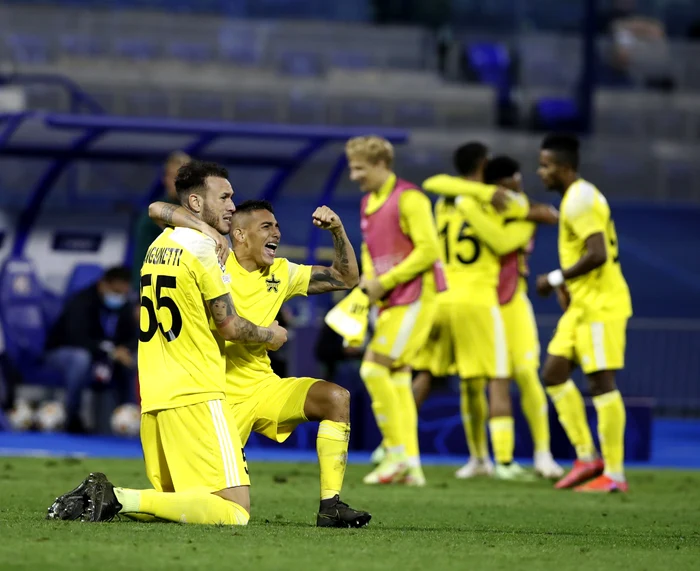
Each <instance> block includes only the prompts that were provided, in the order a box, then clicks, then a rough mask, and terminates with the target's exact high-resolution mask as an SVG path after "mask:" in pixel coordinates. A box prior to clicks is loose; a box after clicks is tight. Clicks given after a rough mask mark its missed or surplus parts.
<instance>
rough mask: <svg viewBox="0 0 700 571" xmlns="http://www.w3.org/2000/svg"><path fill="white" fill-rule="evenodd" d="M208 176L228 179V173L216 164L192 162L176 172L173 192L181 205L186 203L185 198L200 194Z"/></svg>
mask: <svg viewBox="0 0 700 571" xmlns="http://www.w3.org/2000/svg"><path fill="white" fill-rule="evenodd" d="M210 176H214V177H218V178H226V179H227V178H228V171H227V170H226V169H225V168H224V167H222V166H220V165H217V164H216V163H207V162H204V161H197V160H192V161H190V162H189V163H185V164H184V165H182V166H181V167H180V168H179V169H178V170H177V177H176V178H175V190H176V191H177V196H178V198H179V199H180V202H181V203H185V202H187V196H188V195H189V194H190V193H192V192H195V193H198V194H199V193H201V192H202V191H204V190H205V188H206V181H207V178H208V177H210Z"/></svg>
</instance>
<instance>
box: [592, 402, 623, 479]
mask: <svg viewBox="0 0 700 571" xmlns="http://www.w3.org/2000/svg"><path fill="white" fill-rule="evenodd" d="M593 404H594V406H595V409H596V412H597V413H598V438H599V439H600V451H601V453H602V455H603V460H604V461H605V474H606V475H607V476H609V477H610V478H612V479H613V480H624V477H625V476H624V461H625V422H626V420H627V415H626V412H625V404H624V402H622V395H621V394H620V391H612V392H609V393H605V394H604V395H598V396H597V397H593Z"/></svg>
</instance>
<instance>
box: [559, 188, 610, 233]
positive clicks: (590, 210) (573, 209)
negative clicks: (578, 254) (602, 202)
mask: <svg viewBox="0 0 700 571" xmlns="http://www.w3.org/2000/svg"><path fill="white" fill-rule="evenodd" d="M562 214H563V217H564V218H565V219H566V222H567V223H568V225H569V226H570V227H571V228H572V230H573V231H574V234H576V236H578V237H579V238H580V239H581V240H586V239H587V238H588V237H589V236H592V235H593V234H598V233H599V232H605V226H606V222H607V220H605V218H604V217H603V216H601V215H600V213H598V212H597V211H596V209H595V193H594V191H593V190H592V188H590V187H588V186H580V187H579V188H577V189H576V194H574V195H573V196H572V197H571V198H570V200H568V201H567V202H566V205H565V206H564V208H563V209H562Z"/></svg>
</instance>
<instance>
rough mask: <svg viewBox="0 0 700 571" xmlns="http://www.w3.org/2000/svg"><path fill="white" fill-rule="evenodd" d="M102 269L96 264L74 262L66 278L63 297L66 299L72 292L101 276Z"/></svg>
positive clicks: (92, 282)
mask: <svg viewBox="0 0 700 571" xmlns="http://www.w3.org/2000/svg"><path fill="white" fill-rule="evenodd" d="M103 273H104V270H103V269H102V266H98V265H97V264H76V266H75V267H74V268H73V273H72V274H71V276H70V278H69V279H68V284H67V285H66V291H65V294H64V298H65V299H68V298H69V297H70V296H72V295H73V294H74V293H76V292H78V291H80V290H81V289H84V288H86V287H88V286H89V285H92V284H94V283H95V282H96V281H97V280H99V279H100V278H101V277H102V274H103Z"/></svg>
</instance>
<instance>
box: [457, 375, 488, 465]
mask: <svg viewBox="0 0 700 571" xmlns="http://www.w3.org/2000/svg"><path fill="white" fill-rule="evenodd" d="M459 394H460V400H459V405H460V410H461V413H462V425H463V426H464V435H465V437H466V439H467V448H468V449H469V456H470V457H474V458H478V459H479V460H485V459H486V458H488V455H489V448H488V441H487V439H486V421H487V419H488V416H489V405H488V402H487V400H486V379H470V380H464V379H462V381H461V383H460V384H459Z"/></svg>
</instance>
